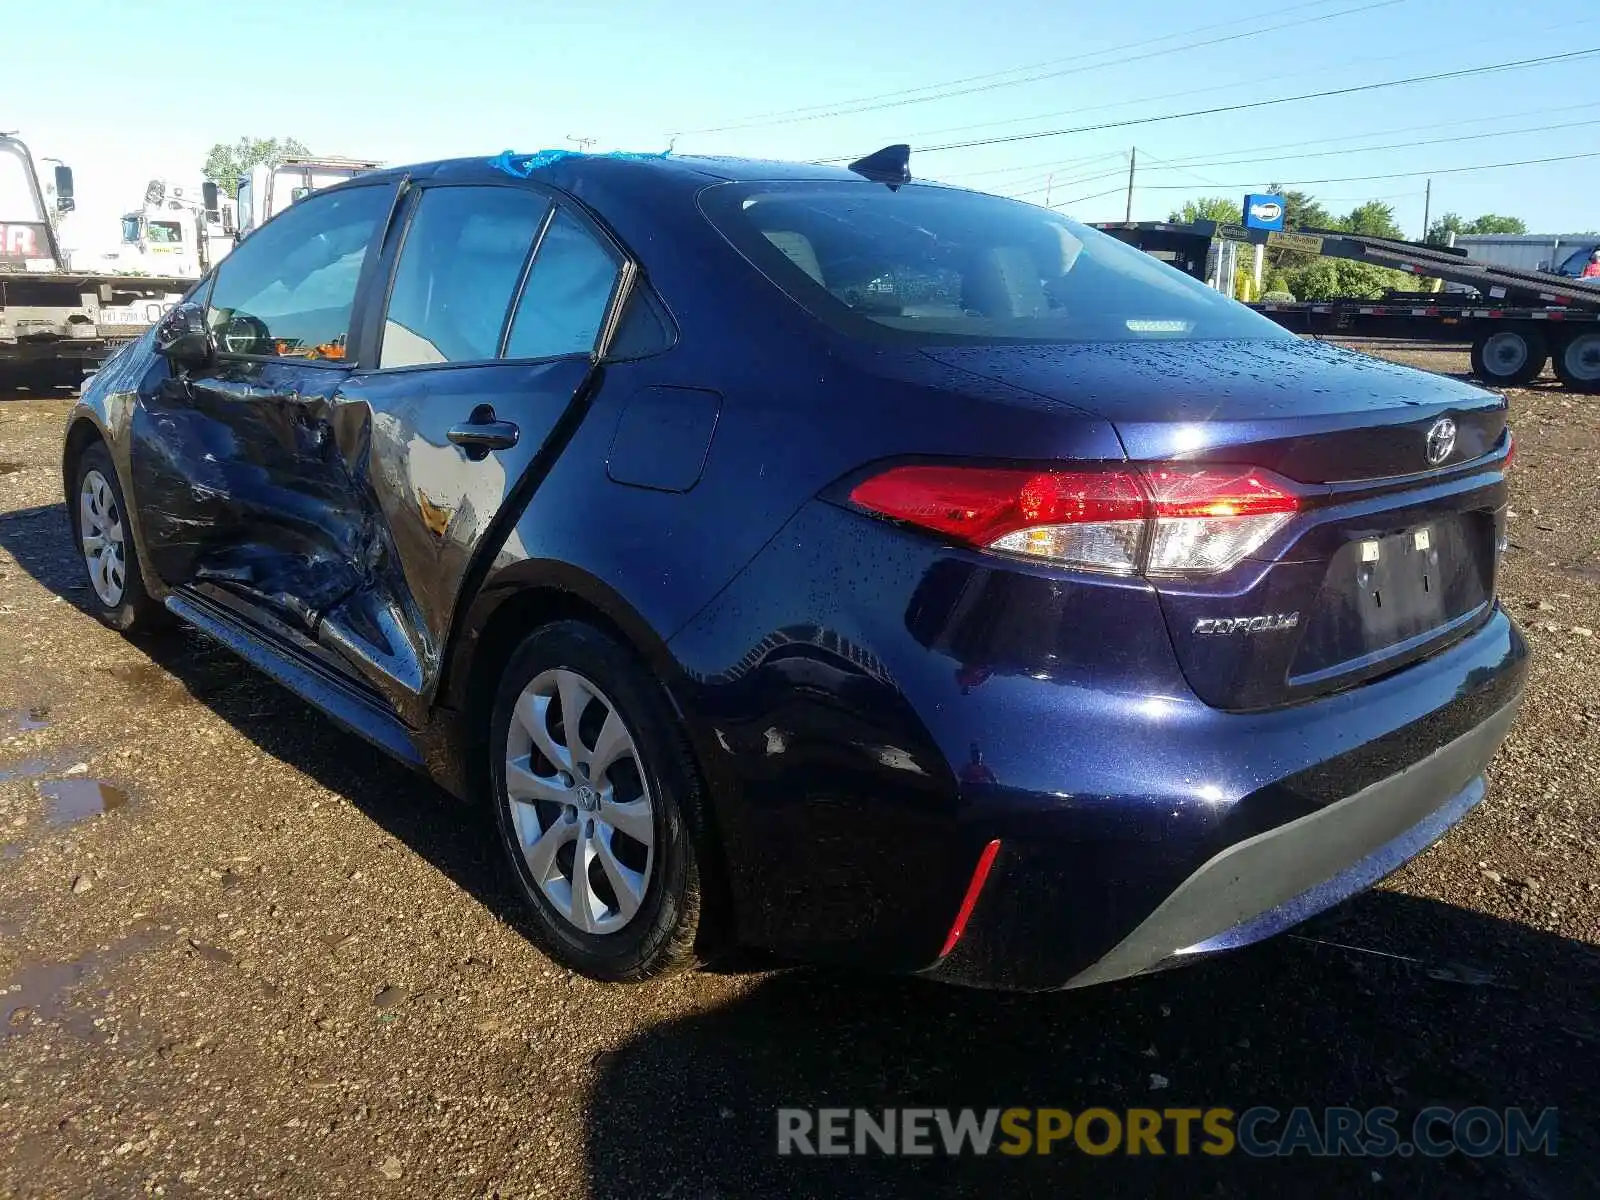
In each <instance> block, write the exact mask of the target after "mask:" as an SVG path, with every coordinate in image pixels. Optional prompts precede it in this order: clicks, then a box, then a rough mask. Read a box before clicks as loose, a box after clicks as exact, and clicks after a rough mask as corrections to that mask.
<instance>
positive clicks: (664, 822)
mask: <svg viewBox="0 0 1600 1200" xmlns="http://www.w3.org/2000/svg"><path fill="white" fill-rule="evenodd" d="M489 747H490V756H491V757H490V772H491V779H492V784H493V789H494V794H493V800H494V807H495V816H496V820H497V823H498V825H499V829H500V833H501V838H502V841H503V843H504V845H505V848H506V852H507V854H508V855H509V856H510V859H511V865H512V869H513V870H514V871H515V873H516V877H517V880H518V882H519V883H520V884H521V887H522V892H523V895H524V897H525V899H526V900H527V902H528V905H529V907H530V908H531V909H532V912H533V916H534V927H533V934H532V936H533V940H534V941H535V942H536V943H537V944H538V945H539V947H540V949H542V950H543V951H544V952H545V953H546V954H547V955H549V956H550V957H551V958H553V959H555V960H556V961H557V962H559V963H561V964H562V965H564V966H568V967H571V968H573V969H574V970H577V971H580V972H582V973H583V974H585V975H588V976H591V977H593V978H595V979H603V980H611V981H634V980H640V979H645V978H649V977H650V976H653V975H659V974H663V973H666V972H669V971H673V970H676V969H679V968H682V967H685V966H688V965H690V964H691V963H692V962H693V961H694V956H695V941H696V936H697V934H698V931H699V927H700V869H699V858H698V855H697V853H696V849H695V843H694V836H693V827H692V826H691V824H690V820H689V816H690V814H692V813H697V812H698V811H699V806H700V803H701V798H700V792H699V784H698V775H697V772H696V770H695V768H694V764H693V762H692V761H691V759H690V758H689V755H688V751H687V749H686V748H685V746H684V743H683V739H682V737H681V736H680V734H679V732H678V729H677V727H676V724H675V722H674V720H673V717H672V713H671V710H670V709H669V707H668V705H667V704H666V700H665V697H664V696H663V695H662V694H661V690H660V685H659V684H658V683H657V682H656V681H655V680H654V679H653V678H652V677H651V676H650V675H648V674H646V673H645V672H644V671H643V669H642V668H641V667H640V666H639V665H638V664H637V662H636V661H635V660H634V657H633V655H632V654H631V653H630V652H629V651H628V649H627V648H626V647H624V646H622V645H621V644H619V643H618V642H617V641H615V640H614V639H613V638H611V637H610V636H608V635H607V634H604V633H602V632H601V631H599V630H598V629H595V628H593V627H592V626H589V625H585V624H583V623H581V622H578V621H558V622H555V623H553V624H550V625H546V626H543V627H542V628H540V629H537V630H535V631H534V632H533V633H531V634H529V635H528V637H527V638H526V639H525V640H524V641H523V643H522V644H521V646H519V647H518V648H517V651H516V653H515V654H514V655H513V656H512V659H511V663H510V665H509V666H508V667H507V668H506V671H505V674H504V675H503V676H502V678H501V681H500V687H499V690H498V692H497V694H496V696H495V704H494V712H493V716H492V719H491V725H490V737H489Z"/></svg>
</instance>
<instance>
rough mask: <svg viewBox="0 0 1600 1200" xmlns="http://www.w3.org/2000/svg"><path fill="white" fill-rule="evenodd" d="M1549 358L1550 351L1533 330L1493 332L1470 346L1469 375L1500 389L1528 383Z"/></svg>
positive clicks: (1498, 330)
mask: <svg viewBox="0 0 1600 1200" xmlns="http://www.w3.org/2000/svg"><path fill="white" fill-rule="evenodd" d="M1549 358H1550V348H1549V346H1548V345H1547V344H1546V342H1545V340H1544V336H1543V335H1542V334H1541V333H1539V331H1538V330H1535V329H1492V330H1490V331H1488V332H1487V333H1481V334H1479V335H1478V339H1477V340H1476V341H1475V342H1473V343H1472V373H1473V374H1474V375H1476V376H1477V377H1478V378H1479V379H1481V380H1483V381H1484V382H1485V383H1492V384H1496V385H1497V386H1499V387H1521V386H1522V385H1523V384H1525V383H1531V382H1532V381H1533V380H1535V379H1537V378H1538V377H1539V373H1540V372H1541V371H1543V370H1544V364H1545V363H1546V362H1548V361H1549Z"/></svg>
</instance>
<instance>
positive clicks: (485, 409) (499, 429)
mask: <svg viewBox="0 0 1600 1200" xmlns="http://www.w3.org/2000/svg"><path fill="white" fill-rule="evenodd" d="M521 435H522V431H521V430H519V429H518V428H517V427H516V426H515V425H514V424H512V423H511V422H510V421H501V420H499V419H498V418H496V417H495V415H494V409H492V408H490V407H489V406H488V405H487V404H485V405H481V406H479V407H478V408H475V409H473V411H472V416H470V417H468V418H467V420H466V422H465V423H463V424H461V425H452V426H451V427H450V429H449V430H448V431H447V432H446V433H445V437H447V438H449V439H450V440H451V441H452V442H454V443H455V444H456V445H457V446H460V447H461V448H462V449H463V450H465V451H466V452H467V457H468V458H471V459H474V460H476V459H480V458H483V457H484V456H485V455H486V454H488V453H489V452H490V451H491V450H509V449H511V447H513V446H515V445H516V444H517V439H518V438H519V437H520V436H521Z"/></svg>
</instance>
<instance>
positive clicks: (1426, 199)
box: [1413, 179, 1433, 241]
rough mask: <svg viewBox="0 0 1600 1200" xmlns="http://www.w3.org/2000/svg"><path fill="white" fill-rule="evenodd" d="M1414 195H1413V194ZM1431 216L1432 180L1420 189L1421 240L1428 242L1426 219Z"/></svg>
mask: <svg viewBox="0 0 1600 1200" xmlns="http://www.w3.org/2000/svg"><path fill="white" fill-rule="evenodd" d="M1413 195H1415V193H1413ZM1432 215H1433V180H1431V179H1430V180H1428V186H1427V187H1425V188H1423V189H1422V240H1423V241H1427V240H1428V218H1429V217H1431V216H1432Z"/></svg>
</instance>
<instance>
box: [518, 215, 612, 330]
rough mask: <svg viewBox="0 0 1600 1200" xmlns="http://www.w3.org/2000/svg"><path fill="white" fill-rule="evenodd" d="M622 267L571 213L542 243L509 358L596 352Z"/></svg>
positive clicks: (525, 291) (553, 225)
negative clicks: (594, 350)
mask: <svg viewBox="0 0 1600 1200" xmlns="http://www.w3.org/2000/svg"><path fill="white" fill-rule="evenodd" d="M619 274H620V264H619V263H618V261H617V259H616V258H615V257H614V256H613V255H612V253H611V251H610V250H609V249H608V248H607V247H606V246H605V245H604V244H603V243H602V242H601V241H600V239H599V238H597V237H596V236H595V235H594V234H592V233H590V232H589V230H588V229H586V228H585V227H584V226H583V224H582V223H581V222H580V221H579V220H578V219H577V218H576V217H574V216H572V215H571V214H570V213H568V212H566V211H565V210H557V212H556V215H555V217H554V219H553V220H551V222H550V227H549V229H547V230H546V231H545V235H544V238H543V239H542V240H541V241H540V242H539V251H538V253H537V254H535V255H534V258H533V267H532V269H531V270H530V271H529V272H528V282H527V283H526V284H525V285H524V286H523V289H522V299H521V300H520V301H518V303H517V312H516V315H515V316H514V317H513V318H512V321H511V336H510V337H509V338H508V339H507V341H506V357H507V358H556V357H559V356H561V355H565V354H587V353H589V352H590V351H592V350H593V349H594V348H595V343H596V342H597V341H598V340H599V338H600V329H601V326H603V325H604V324H605V319H606V312H607V310H608V309H609V308H610V307H611V294H612V292H613V291H615V290H616V286H617V278H618V276H619Z"/></svg>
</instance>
